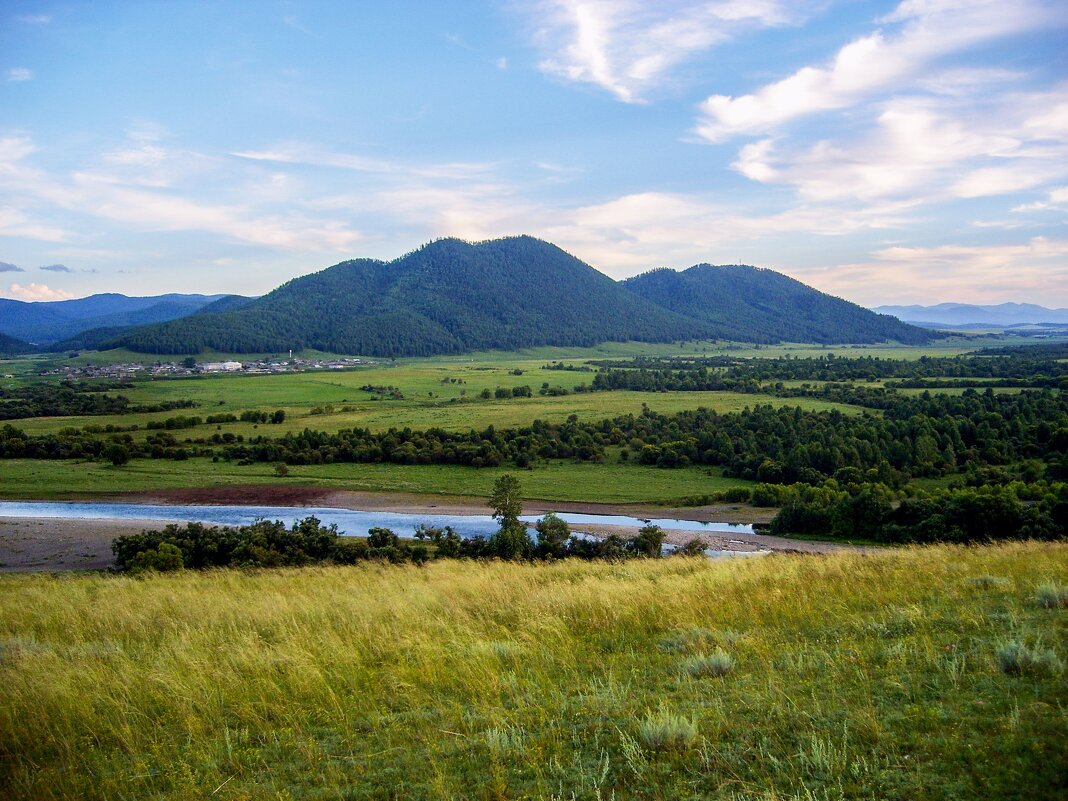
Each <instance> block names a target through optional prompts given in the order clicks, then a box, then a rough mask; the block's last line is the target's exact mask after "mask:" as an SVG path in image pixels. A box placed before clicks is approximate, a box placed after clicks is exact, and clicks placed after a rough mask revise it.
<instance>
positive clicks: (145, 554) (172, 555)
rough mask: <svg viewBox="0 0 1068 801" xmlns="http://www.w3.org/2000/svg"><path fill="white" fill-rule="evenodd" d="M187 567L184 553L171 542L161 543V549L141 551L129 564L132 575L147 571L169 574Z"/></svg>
mask: <svg viewBox="0 0 1068 801" xmlns="http://www.w3.org/2000/svg"><path fill="white" fill-rule="evenodd" d="M183 567H185V561H184V559H183V558H182V551H181V549H179V548H178V546H177V545H172V544H171V543H169V542H161V543H160V544H159V547H157V548H155V549H149V550H145V551H140V552H139V553H138V554H137V555H136V556H135V557H134V558H133V559H132V560H131V561H130V564H129V570H130V572H131V573H143V572H144V571H146V570H155V571H158V572H160V573H167V572H169V571H172V570H181V569H182V568H183Z"/></svg>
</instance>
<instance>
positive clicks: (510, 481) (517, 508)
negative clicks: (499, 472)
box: [489, 473, 523, 528]
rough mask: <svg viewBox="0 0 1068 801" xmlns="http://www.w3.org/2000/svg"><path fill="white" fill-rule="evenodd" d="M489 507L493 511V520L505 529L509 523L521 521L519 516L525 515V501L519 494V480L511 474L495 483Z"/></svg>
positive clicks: (506, 474)
mask: <svg viewBox="0 0 1068 801" xmlns="http://www.w3.org/2000/svg"><path fill="white" fill-rule="evenodd" d="M489 506H490V508H491V509H493V519H494V520H496V521H498V522H499V523H500V524H501V527H502V528H503V527H505V526H506V525H508V524H509V523H515V522H518V521H519V515H521V514H523V499H522V497H521V496H520V494H519V479H518V478H516V477H515V476H513V475H511V474H510V473H505V474H504V475H503V476H501V477H500V478H498V479H497V480H496V481H494V482H493V492H492V493H491V494H490V498H489Z"/></svg>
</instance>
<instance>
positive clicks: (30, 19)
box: [18, 14, 52, 25]
mask: <svg viewBox="0 0 1068 801" xmlns="http://www.w3.org/2000/svg"><path fill="white" fill-rule="evenodd" d="M18 21H19V22H21V23H24V24H26V25H47V24H48V23H50V22H51V21H52V17H51V15H49V14H23V15H22V16H20V17H18Z"/></svg>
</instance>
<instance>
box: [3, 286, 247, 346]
mask: <svg viewBox="0 0 1068 801" xmlns="http://www.w3.org/2000/svg"><path fill="white" fill-rule="evenodd" d="M230 297H234V296H232V295H179V294H169V295H156V296H152V297H141V298H133V297H128V296H126V295H120V294H117V293H104V294H99V295H90V296H89V297H87V298H78V299H76V300H57V301H38V302H33V303H28V302H25V301H21V300H9V299H6V298H0V333H4V334H8V335H9V336H13V337H17V338H18V339H23V340H26V341H27V342H34V343H37V344H45V345H46V344H51V343H54V342H58V341H60V340H64V339H67V338H68V337H73V336H75V335H76V334H80V333H82V332H83V331H88V330H90V329H93V328H103V327H109V328H120V327H126V326H135V325H144V324H146V323H158V322H163V321H165V320H174V319H176V318H178V317H184V316H186V315H188V314H193V313H194V312H196V311H198V310H200V309H202V308H204V307H205V306H207V305H208V304H210V303H214V302H218V301H220V300H224V299H226V298H230Z"/></svg>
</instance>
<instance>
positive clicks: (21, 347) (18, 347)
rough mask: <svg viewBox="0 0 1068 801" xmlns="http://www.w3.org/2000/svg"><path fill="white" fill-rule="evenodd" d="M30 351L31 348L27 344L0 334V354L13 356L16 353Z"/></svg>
mask: <svg viewBox="0 0 1068 801" xmlns="http://www.w3.org/2000/svg"><path fill="white" fill-rule="evenodd" d="M32 351H33V347H32V346H31V345H30V344H29V343H28V342H23V341H22V340H21V339H15V337H9V336H8V335H7V334H0V354H2V355H4V356H14V355H15V354H17V353H30V352H32Z"/></svg>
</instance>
